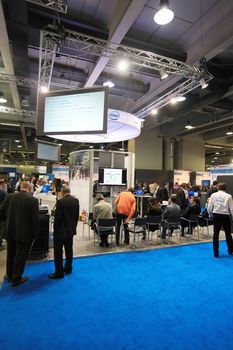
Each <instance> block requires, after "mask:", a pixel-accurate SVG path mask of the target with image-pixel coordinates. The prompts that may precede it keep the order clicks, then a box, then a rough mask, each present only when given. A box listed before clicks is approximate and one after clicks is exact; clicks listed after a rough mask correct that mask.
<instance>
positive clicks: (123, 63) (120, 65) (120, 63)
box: [117, 60, 129, 72]
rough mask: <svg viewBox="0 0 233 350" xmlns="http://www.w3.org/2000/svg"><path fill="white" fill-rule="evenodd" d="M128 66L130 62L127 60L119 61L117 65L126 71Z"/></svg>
mask: <svg viewBox="0 0 233 350" xmlns="http://www.w3.org/2000/svg"><path fill="white" fill-rule="evenodd" d="M128 66H129V65H128V62H127V61H126V60H121V61H119V62H118V65H117V67H118V69H119V70H120V71H122V72H123V71H125V70H126V69H127V68H128Z"/></svg>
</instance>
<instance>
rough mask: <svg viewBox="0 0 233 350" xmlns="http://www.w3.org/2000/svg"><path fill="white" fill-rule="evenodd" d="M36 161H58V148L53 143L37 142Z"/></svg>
mask: <svg viewBox="0 0 233 350" xmlns="http://www.w3.org/2000/svg"><path fill="white" fill-rule="evenodd" d="M36 145H37V152H36V156H37V159H42V160H48V161H53V162H59V161H60V146H59V145H56V144H54V143H49V142H41V141H37V143H36Z"/></svg>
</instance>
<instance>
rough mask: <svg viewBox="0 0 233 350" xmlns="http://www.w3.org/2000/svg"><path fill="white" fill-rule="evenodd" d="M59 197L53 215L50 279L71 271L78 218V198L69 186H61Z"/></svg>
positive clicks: (61, 276)
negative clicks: (53, 270) (52, 267)
mask: <svg viewBox="0 0 233 350" xmlns="http://www.w3.org/2000/svg"><path fill="white" fill-rule="evenodd" d="M61 197H62V198H61V199H60V200H58V201H57V204H56V210H55V217H54V234H53V240H54V264H55V272H54V273H52V274H50V275H49V276H48V277H49V278H52V279H56V278H63V277H64V273H66V274H71V273H72V261H73V236H74V235H76V226H77V223H78V218H79V200H78V199H76V198H74V197H72V196H71V194H70V189H69V187H67V186H63V187H62V189H61ZM63 246H64V248H65V254H66V262H65V266H64V268H63V261H62V254H63Z"/></svg>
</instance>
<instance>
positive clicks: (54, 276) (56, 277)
mask: <svg viewBox="0 0 233 350" xmlns="http://www.w3.org/2000/svg"><path fill="white" fill-rule="evenodd" d="M63 277H64V275H59V274H58V273H51V274H50V275H48V278H51V279H53V280H55V279H58V278H63Z"/></svg>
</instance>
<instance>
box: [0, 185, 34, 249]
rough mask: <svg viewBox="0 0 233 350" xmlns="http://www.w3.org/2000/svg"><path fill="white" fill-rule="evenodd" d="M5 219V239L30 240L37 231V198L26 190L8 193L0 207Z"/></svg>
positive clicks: (0, 213)
mask: <svg viewBox="0 0 233 350" xmlns="http://www.w3.org/2000/svg"><path fill="white" fill-rule="evenodd" d="M0 218H1V219H3V220H5V221H6V239H7V240H9V239H15V240H16V241H18V242H31V241H32V240H33V239H35V238H37V237H38V233H39V204H38V200H37V199H36V198H34V197H32V196H31V194H29V193H28V192H26V191H22V192H18V193H11V194H9V195H8V196H7V197H6V199H5V200H4V202H3V203H2V206H1V207H0Z"/></svg>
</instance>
